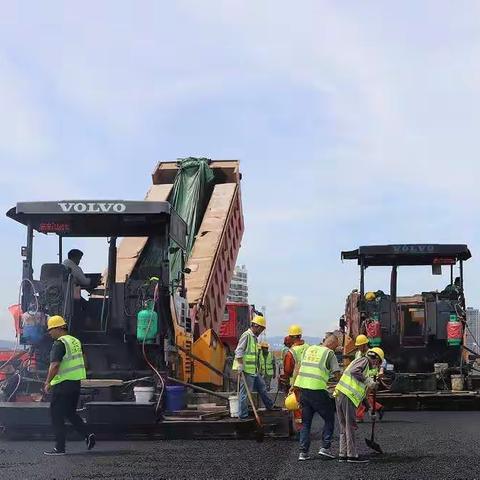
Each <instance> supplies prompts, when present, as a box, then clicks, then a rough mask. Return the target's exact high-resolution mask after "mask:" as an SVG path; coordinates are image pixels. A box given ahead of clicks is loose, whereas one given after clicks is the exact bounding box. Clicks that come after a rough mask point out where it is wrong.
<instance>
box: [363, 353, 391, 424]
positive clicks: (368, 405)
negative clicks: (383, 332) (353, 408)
mask: <svg viewBox="0 0 480 480" xmlns="http://www.w3.org/2000/svg"><path fill="white" fill-rule="evenodd" d="M386 368H387V361H386V360H385V358H384V359H383V361H382V364H381V365H380V367H379V368H370V369H369V370H368V376H369V377H371V378H373V379H376V380H378V384H379V386H381V385H382V378H383V377H384V375H385V370H386ZM374 406H375V412H376V413H378V419H379V420H382V419H383V416H384V414H385V410H384V408H383V405H382V404H381V403H380V402H375V405H373V395H371V394H369V395H367V397H366V398H364V399H363V402H362V403H361V404H360V405H359V406H358V408H357V414H356V418H357V422H363V420H364V418H365V414H366V413H367V412H368V411H369V410H371V411H373V407H374Z"/></svg>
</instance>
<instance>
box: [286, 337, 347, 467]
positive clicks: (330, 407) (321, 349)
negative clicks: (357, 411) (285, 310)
mask: <svg viewBox="0 0 480 480" xmlns="http://www.w3.org/2000/svg"><path fill="white" fill-rule="evenodd" d="M337 347H338V338H337V336H336V335H328V336H327V337H326V338H325V340H324V342H323V344H322V345H312V346H311V347H308V348H307V349H306V351H305V353H304V355H303V358H302V362H301V364H300V365H299V368H298V369H297V368H296V369H295V374H294V388H296V389H298V392H299V394H300V406H301V409H302V428H301V430H300V454H299V456H298V460H310V458H311V457H310V456H309V454H308V451H309V449H310V429H311V427H312V420H313V417H314V415H315V413H318V414H319V415H320V416H321V417H322V419H323V421H324V426H323V432H322V448H321V449H320V451H319V452H318V454H319V455H321V456H322V457H325V458H335V455H333V453H332V451H331V445H332V437H333V431H334V428H335V406H334V403H333V401H332V398H331V397H330V395H329V393H328V390H327V383H328V380H329V378H330V376H331V375H334V376H335V380H338V378H339V377H340V367H339V365H338V361H337V357H336V356H335V349H336V348H337Z"/></svg>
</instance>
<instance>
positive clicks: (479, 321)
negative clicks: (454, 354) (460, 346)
mask: <svg viewBox="0 0 480 480" xmlns="http://www.w3.org/2000/svg"><path fill="white" fill-rule="evenodd" d="M467 324H468V328H469V330H467V335H466V346H467V347H468V348H470V349H471V350H473V351H474V352H476V353H479V352H480V345H478V344H477V342H480V310H479V309H478V308H471V307H467Z"/></svg>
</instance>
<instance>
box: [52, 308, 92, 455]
mask: <svg viewBox="0 0 480 480" xmlns="http://www.w3.org/2000/svg"><path fill="white" fill-rule="evenodd" d="M48 333H49V335H50V336H51V337H52V338H53V339H54V340H55V341H54V343H53V345H52V350H51V351H50V367H49V369H48V375H47V379H46V380H45V386H44V391H45V393H48V392H50V390H51V391H52V400H51V402H50V414H51V417H52V425H53V429H54V432H55V448H54V449H53V450H50V451H45V452H44V453H45V455H65V419H67V420H69V421H70V423H71V424H72V425H73V426H74V428H75V430H77V431H78V432H79V433H80V434H81V435H83V436H84V437H85V442H86V444H87V448H88V450H91V449H92V448H93V447H94V446H95V435H94V434H93V433H88V430H87V426H86V425H85V423H84V422H83V420H82V418H81V417H80V416H79V415H78V414H77V404H78V399H79V397H80V381H81V380H83V379H85V378H86V371H85V363H84V359H83V352H82V344H81V343H80V340H78V339H77V338H75V337H73V336H72V335H68V332H67V324H66V322H65V320H64V319H63V318H62V317H61V316H60V315H54V316H53V317H50V318H49V319H48Z"/></svg>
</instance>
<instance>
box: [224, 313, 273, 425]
mask: <svg viewBox="0 0 480 480" xmlns="http://www.w3.org/2000/svg"><path fill="white" fill-rule="evenodd" d="M266 326H267V325H266V322H265V318H264V317H262V316H261V315H255V316H254V317H253V319H252V321H251V323H250V328H249V329H248V330H247V331H245V332H243V333H242V336H241V337H240V340H239V341H238V345H237V348H236V350H235V361H234V362H233V370H237V371H238V374H239V375H241V374H242V372H243V373H244V375H245V381H246V382H247V385H248V389H249V390H250V391H257V392H258V394H259V395H260V398H261V399H262V402H263V404H264V405H265V408H266V409H267V410H273V401H272V399H271V398H270V397H269V396H268V393H267V390H266V388H265V382H264V381H263V378H262V376H261V375H260V374H259V361H258V360H259V358H258V336H259V335H260V334H261V333H262V332H263V331H264V330H265V328H266ZM239 403H240V405H239V408H240V418H241V419H246V418H248V397H247V390H246V389H245V384H244V382H243V381H240V398H239Z"/></svg>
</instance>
